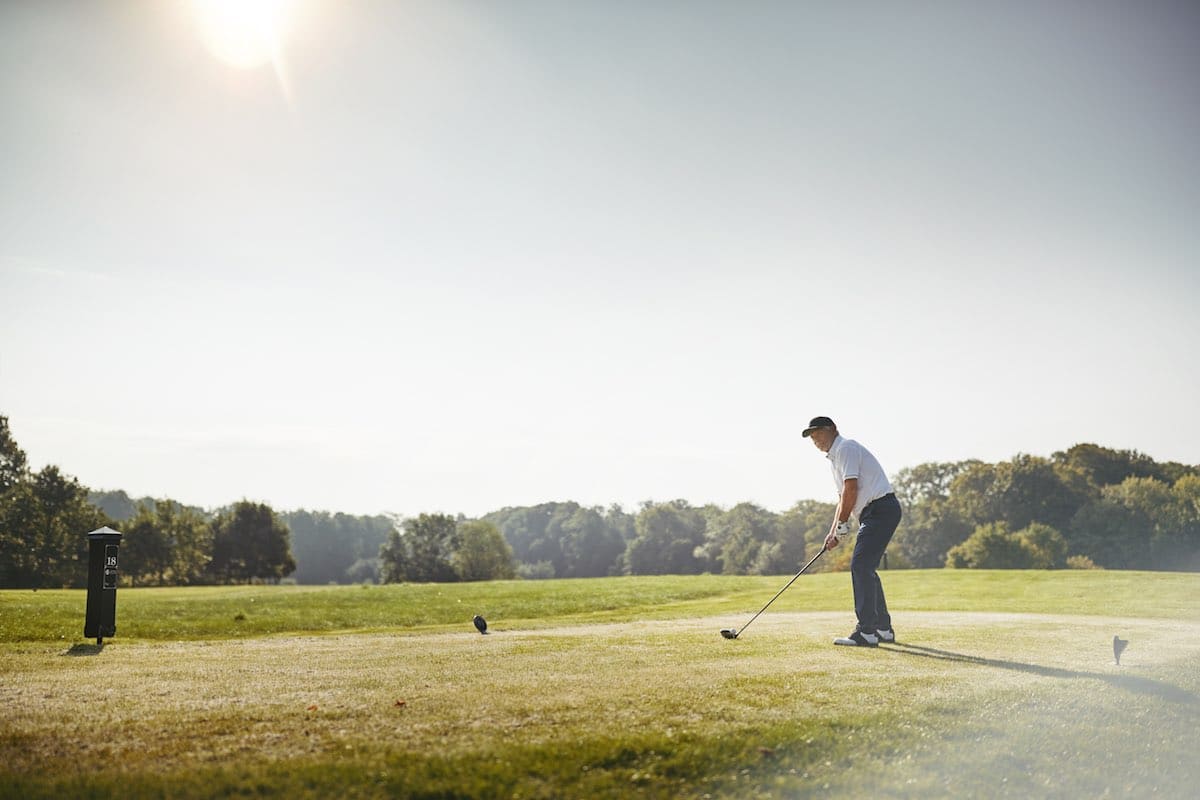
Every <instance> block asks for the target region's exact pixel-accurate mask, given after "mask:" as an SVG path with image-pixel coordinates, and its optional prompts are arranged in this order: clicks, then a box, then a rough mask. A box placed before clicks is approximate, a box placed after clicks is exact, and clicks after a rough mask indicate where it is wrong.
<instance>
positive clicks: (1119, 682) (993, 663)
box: [879, 642, 1200, 705]
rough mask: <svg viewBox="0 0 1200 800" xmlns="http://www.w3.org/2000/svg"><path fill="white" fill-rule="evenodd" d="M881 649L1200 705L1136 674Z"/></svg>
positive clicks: (897, 645) (904, 647)
mask: <svg viewBox="0 0 1200 800" xmlns="http://www.w3.org/2000/svg"><path fill="white" fill-rule="evenodd" d="M879 649H880V650H883V651H885V652H888V653H901V654H903V655H906V656H917V657H918V658H932V659H936V660H938V661H958V662H961V663H964V664H978V665H979V666H981V667H997V668H999V669H1010V670H1013V671H1015V672H1027V673H1030V674H1031V675H1040V676H1042V677H1043V678H1092V679H1094V680H1099V681H1104V682H1105V683H1107V684H1109V685H1111V686H1115V687H1117V688H1118V689H1125V690H1126V691H1130V692H1135V693H1137V694H1149V695H1154V696H1155V697H1161V698H1162V699H1164V700H1168V701H1170V702H1172V703H1180V704H1182V705H1197V704H1198V703H1200V698H1197V697H1196V695H1194V694H1192V693H1191V692H1189V691H1188V690H1187V689H1182V688H1180V687H1178V686H1173V685H1171V684H1169V683H1163V682H1162V681H1156V680H1154V679H1152V678H1142V677H1139V676H1136V675H1106V674H1104V673H1100V672H1079V671H1076V670H1070V669H1062V668H1060V667H1046V666H1042V665H1041V664H1027V663H1023V662H1020V661H1004V660H1002V659H998V658H983V657H982V656H972V655H966V654H964V653H952V652H950V651H949V650H936V649H934V648H932V647H921V646H919V645H915V644H907V643H903V642H893V643H890V644H889V645H887V646H885V647H881V648H879Z"/></svg>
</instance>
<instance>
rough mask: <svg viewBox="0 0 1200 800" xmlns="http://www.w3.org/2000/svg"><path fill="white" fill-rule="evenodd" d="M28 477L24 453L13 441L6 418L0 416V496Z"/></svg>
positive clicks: (27, 466)
mask: <svg viewBox="0 0 1200 800" xmlns="http://www.w3.org/2000/svg"><path fill="white" fill-rule="evenodd" d="M28 475H29V465H28V462H27V461H26V460H25V451H24V450H22V449H21V448H20V447H18V446H17V442H16V440H15V439H13V437H12V431H11V430H10V429H9V427H8V417H5V416H0V496H3V495H4V493H5V492H7V491H8V490H9V489H12V488H14V487H16V485H17V484H19V483H21V482H22V481H24V480H25V479H26V478H27V477H28Z"/></svg>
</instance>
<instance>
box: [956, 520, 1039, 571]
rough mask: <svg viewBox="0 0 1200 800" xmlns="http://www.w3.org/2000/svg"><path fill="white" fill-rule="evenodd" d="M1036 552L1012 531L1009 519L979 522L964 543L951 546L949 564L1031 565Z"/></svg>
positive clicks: (976, 566)
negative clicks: (986, 522)
mask: <svg viewBox="0 0 1200 800" xmlns="http://www.w3.org/2000/svg"><path fill="white" fill-rule="evenodd" d="M1033 559H1034V553H1033V551H1032V550H1031V549H1030V548H1029V546H1028V545H1026V544H1025V542H1024V541H1022V540H1021V538H1020V537H1018V536H1014V535H1013V534H1012V533H1010V532H1009V529H1008V525H1007V523H1004V522H992V523H988V524H987V525H980V526H979V527H978V528H976V529H975V532H974V533H972V534H971V535H970V536H969V537H967V540H966V541H965V542H963V543H962V544H959V545H955V546H954V547H952V548H950V552H949V553H947V554H946V566H947V567H952V568H955V569H964V568H966V569H1028V568H1029V567H1030V566H1031V565H1032V563H1033Z"/></svg>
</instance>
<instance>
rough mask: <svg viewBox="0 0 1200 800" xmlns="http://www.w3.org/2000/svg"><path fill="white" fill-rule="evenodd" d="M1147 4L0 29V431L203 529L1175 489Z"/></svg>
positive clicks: (1192, 237) (225, 17)
mask: <svg viewBox="0 0 1200 800" xmlns="http://www.w3.org/2000/svg"><path fill="white" fill-rule="evenodd" d="M1197 41H1200V8H1198V7H1197V6H1196V5H1195V4H1193V3H1190V2H1162V1H1161V0H1150V1H1149V2H1144V3H1136V4H1134V3H1125V2H1104V1H1103V0H1101V1H1100V2H1062V1H1061V0H1049V2H1047V1H1044V0H1039V1H1038V2H1033V1H1032V0H1029V1H1026V0H1019V1H1018V2H1012V3H959V4H947V3H933V2H928V3H925V2H915V3H904V4H897V3H891V2H882V1H880V2H861V3H816V2H813V3H803V2H788V3H783V2H780V3H769V2H749V3H728V2H715V1H713V2H705V1H704V0H697V1H689V2H665V1H664V2H648V3H623V2H612V0H609V1H608V2H585V1H582V0H581V2H572V3H561V2H550V1H549V0H547V1H546V2H533V1H532V0H513V1H512V2H505V3H493V2H454V1H453V0H436V1H433V0H430V1H429V2H357V1H356V0H347V1H346V2H341V1H339V2H334V0H292V1H291V2H289V0H265V2H263V1H262V0H244V2H240V3H232V4H231V3H229V2H224V3H223V2H220V0H217V1H216V2H207V3H206V2H183V1H182V0H181V1H179V2H159V3H149V2H119V1H118V0H113V2H106V3H45V2H34V1H33V0H30V1H29V2H10V3H4V4H0V115H2V117H0V415H5V416H7V417H8V418H9V423H10V426H11V430H12V433H13V435H14V437H15V438H16V440H17V442H18V443H19V444H20V445H21V447H22V448H23V449H24V450H25V452H26V453H27V455H28V457H29V461H30V463H31V465H32V466H34V467H35V468H40V467H41V466H43V465H46V464H57V465H58V466H59V467H60V468H62V469H63V470H64V471H65V472H66V473H68V474H71V475H74V476H76V477H78V478H79V480H80V481H81V482H82V483H83V484H85V485H87V486H89V487H91V488H93V489H108V490H116V489H122V490H125V491H127V492H128V493H129V494H130V495H132V496H135V497H140V496H144V495H149V496H154V497H170V498H173V499H176V500H180V501H182V502H185V503H189V504H195V505H200V506H205V507H209V508H214V507H217V506H221V505H225V504H227V503H231V502H233V501H235V500H239V499H242V498H248V499H252V500H256V501H261V502H267V503H270V504H272V505H273V506H274V507H275V508H276V509H277V510H281V511H282V510H292V509H297V508H308V509H325V510H330V511H343V512H347V513H354V514H374V513H380V512H392V513H398V514H416V513H420V512H434V511H440V512H447V513H464V514H467V515H469V516H473V515H479V514H483V513H486V512H488V511H491V510H495V509H498V508H501V507H505V506H517V505H531V504H535V503H541V502H547V501H555V500H557V501H562V500H574V501H577V502H580V503H583V504H585V505H603V506H608V505H610V504H613V503H620V504H622V505H623V506H624V507H625V508H626V509H627V510H631V509H635V508H636V507H638V505H639V504H640V503H641V502H643V501H646V500H656V501H664V500H671V499H675V498H682V499H686V500H688V501H690V502H692V503H694V504H704V503H716V504H719V505H723V506H731V505H733V504H736V503H739V502H744V501H748V502H754V503H758V504H760V505H762V506H765V507H767V508H769V509H772V510H776V511H780V510H783V509H786V508H788V507H790V506H791V505H792V504H794V503H795V502H797V501H799V500H803V499H817V500H825V501H830V500H833V499H834V494H833V482H832V480H831V478H830V473H829V468H828V465H827V462H826V461H825V460H824V458H823V456H822V455H821V454H820V453H819V452H817V451H816V450H815V449H814V448H813V447H812V445H811V443H810V442H809V441H808V440H806V439H803V438H802V437H801V435H800V432H801V430H802V429H803V428H804V426H805V423H806V422H807V420H808V419H809V418H810V417H812V416H816V415H828V416H831V417H832V418H833V419H834V420H835V421H836V422H837V423H838V425H839V427H840V429H841V431H842V433H843V434H845V435H847V436H849V437H850V438H854V439H857V440H859V441H860V442H862V443H863V444H864V445H866V446H867V447H868V449H870V450H871V451H872V452H874V453H875V455H876V456H877V457H878V458H879V460H880V461H881V463H882V464H883V466H884V467H885V469H886V470H887V471H888V472H889V473H890V474H892V475H895V474H896V473H897V472H898V471H900V470H901V469H904V468H906V467H912V466H916V465H918V464H921V463H925V462H930V461H957V460H960V459H967V458H978V459H983V460H987V461H1002V460H1007V459H1009V458H1012V457H1013V456H1015V455H1017V454H1019V453H1029V454H1034V455H1042V456H1049V455H1051V454H1052V453H1053V452H1054V451H1056V450H1064V449H1066V448H1068V447H1070V446H1071V445H1073V444H1076V443H1079V442H1094V443H1097V444H1101V445H1103V446H1107V447H1114V448H1122V449H1136V450H1138V451H1140V452H1143V453H1146V454H1148V455H1150V456H1151V457H1153V458H1155V459H1157V460H1160V461H1181V462H1184V463H1191V464H1195V463H1200V414H1197V413H1196V409H1197V408H1198V407H1200V377H1198V375H1200V370H1198V369H1197V367H1198V366H1200V364H1198V358H1197V344H1198V343H1200V322H1198V321H1197V314H1196V312H1195V307H1196V305H1197V301H1198V300H1200V225H1198V224H1197V220H1198V219H1200V216H1198V214H1197V212H1198V211H1200V80H1197V77H1198V76H1200V47H1197V45H1196V42H1197Z"/></svg>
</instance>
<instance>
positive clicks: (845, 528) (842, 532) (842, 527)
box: [833, 520, 850, 539]
mask: <svg viewBox="0 0 1200 800" xmlns="http://www.w3.org/2000/svg"><path fill="white" fill-rule="evenodd" d="M833 532H834V534H835V535H836V536H837V537H838V538H839V539H840V538H841V537H843V536H849V535H850V520H846V521H845V522H839V523H838V524H837V527H836V528H834V529H833Z"/></svg>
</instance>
